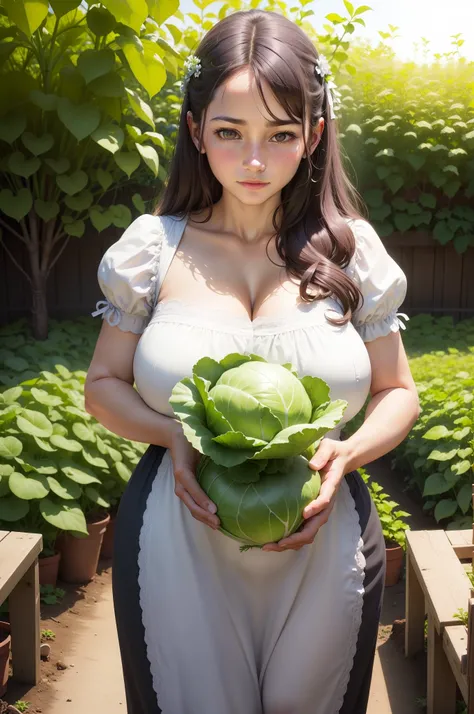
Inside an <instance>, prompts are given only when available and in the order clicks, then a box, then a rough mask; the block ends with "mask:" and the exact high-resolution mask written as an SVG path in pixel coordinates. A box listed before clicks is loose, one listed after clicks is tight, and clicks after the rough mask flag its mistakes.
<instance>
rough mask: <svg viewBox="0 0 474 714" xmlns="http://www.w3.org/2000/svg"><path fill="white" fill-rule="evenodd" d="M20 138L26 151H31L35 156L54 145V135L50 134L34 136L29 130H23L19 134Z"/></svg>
mask: <svg viewBox="0 0 474 714" xmlns="http://www.w3.org/2000/svg"><path fill="white" fill-rule="evenodd" d="M21 140H22V142H23V144H24V145H25V146H26V148H27V149H28V151H31V153H32V154H34V155H35V156H40V154H45V153H46V152H47V151H49V150H50V149H51V148H52V147H53V146H54V137H53V135H52V134H43V135H42V136H35V135H34V134H32V133H31V132H30V131H25V132H24V133H23V134H22V136H21Z"/></svg>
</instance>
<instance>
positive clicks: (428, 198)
mask: <svg viewBox="0 0 474 714" xmlns="http://www.w3.org/2000/svg"><path fill="white" fill-rule="evenodd" d="M419 200H420V203H421V205H422V206H425V207H426V208H435V207H436V197H435V196H434V195H433V194H432V193H421V194H420V199H419Z"/></svg>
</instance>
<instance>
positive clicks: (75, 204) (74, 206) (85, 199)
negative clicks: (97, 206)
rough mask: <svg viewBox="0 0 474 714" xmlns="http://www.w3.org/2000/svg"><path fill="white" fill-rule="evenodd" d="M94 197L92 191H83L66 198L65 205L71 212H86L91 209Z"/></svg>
mask: <svg viewBox="0 0 474 714" xmlns="http://www.w3.org/2000/svg"><path fill="white" fill-rule="evenodd" d="M93 201H94V196H93V194H92V193H91V191H82V192H81V193H78V194H77V195H75V196H66V197H65V199H64V203H65V204H66V206H67V207H68V208H70V209H71V211H86V210H87V209H88V208H90V207H91V205H92V202H93Z"/></svg>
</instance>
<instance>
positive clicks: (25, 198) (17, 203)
mask: <svg viewBox="0 0 474 714" xmlns="http://www.w3.org/2000/svg"><path fill="white" fill-rule="evenodd" d="M38 161H39V159H38ZM32 207H33V196H32V194H31V191H30V189H29V188H21V189H20V190H19V191H18V193H17V194H16V195H14V194H13V193H12V192H11V191H10V189H9V188H4V189H3V190H2V191H0V211H3V213H4V214H5V215H6V216H9V217H10V218H14V219H15V220H16V221H21V219H22V218H24V217H25V216H26V215H27V214H28V213H29V212H30V211H31V209H32Z"/></svg>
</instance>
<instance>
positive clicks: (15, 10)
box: [2, 0, 48, 37]
mask: <svg viewBox="0 0 474 714" xmlns="http://www.w3.org/2000/svg"><path fill="white" fill-rule="evenodd" d="M2 5H3V7H4V9H5V11H6V13H7V15H8V19H9V20H10V21H11V22H12V23H13V24H14V25H17V27H19V28H20V30H21V31H22V32H24V33H25V35H26V36H27V37H31V35H32V34H33V32H35V31H36V30H37V29H38V27H39V26H40V25H41V23H42V22H43V20H44V19H45V18H46V17H47V15H48V0H2Z"/></svg>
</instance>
